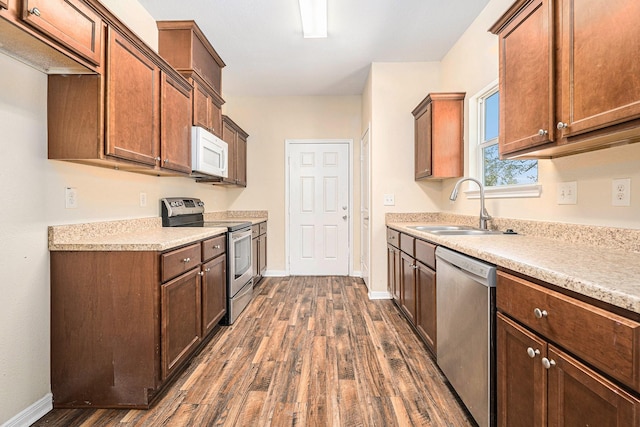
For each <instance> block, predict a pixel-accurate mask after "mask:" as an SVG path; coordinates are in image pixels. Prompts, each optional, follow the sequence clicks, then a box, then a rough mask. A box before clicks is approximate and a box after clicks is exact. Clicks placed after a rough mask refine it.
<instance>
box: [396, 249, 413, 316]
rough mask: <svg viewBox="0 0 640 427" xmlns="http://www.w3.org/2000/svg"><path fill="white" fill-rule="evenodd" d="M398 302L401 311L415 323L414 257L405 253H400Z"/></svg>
mask: <svg viewBox="0 0 640 427" xmlns="http://www.w3.org/2000/svg"><path fill="white" fill-rule="evenodd" d="M400 258H401V260H400V288H401V292H400V304H401V308H402V311H404V313H405V315H406V316H407V318H408V319H409V321H410V322H411V323H412V324H414V325H415V323H416V279H415V277H416V273H415V269H414V266H415V264H414V259H413V257H411V256H410V255H407V254H405V253H401V254H400Z"/></svg>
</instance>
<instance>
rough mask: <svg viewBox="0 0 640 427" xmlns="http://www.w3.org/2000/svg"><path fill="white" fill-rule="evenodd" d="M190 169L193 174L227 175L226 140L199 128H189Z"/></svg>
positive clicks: (227, 154) (227, 151)
mask: <svg viewBox="0 0 640 427" xmlns="http://www.w3.org/2000/svg"><path fill="white" fill-rule="evenodd" d="M191 169H192V173H191V174H192V175H193V176H203V175H205V176H219V177H223V178H226V177H227V176H228V175H229V146H228V145H227V143H226V142H224V141H223V140H221V139H220V138H218V137H217V136H215V135H214V134H212V133H211V132H209V131H208V130H206V129H204V128H201V127H200V126H193V128H192V129H191Z"/></svg>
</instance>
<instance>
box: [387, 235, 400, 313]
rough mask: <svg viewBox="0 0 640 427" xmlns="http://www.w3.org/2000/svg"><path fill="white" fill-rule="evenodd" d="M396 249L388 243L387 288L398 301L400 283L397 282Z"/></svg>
mask: <svg viewBox="0 0 640 427" xmlns="http://www.w3.org/2000/svg"><path fill="white" fill-rule="evenodd" d="M395 252H396V249H395V248H394V247H393V246H391V245H389V244H387V290H388V291H389V293H391V295H392V296H393V299H394V300H396V301H397V298H396V289H398V288H399V284H398V283H397V282H396V257H395Z"/></svg>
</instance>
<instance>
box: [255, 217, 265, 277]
mask: <svg viewBox="0 0 640 427" xmlns="http://www.w3.org/2000/svg"><path fill="white" fill-rule="evenodd" d="M251 239H252V240H251V258H252V262H253V286H255V285H257V284H258V282H259V281H260V280H262V275H263V274H264V272H265V271H266V270H267V222H266V221H264V222H261V223H259V224H254V225H253V227H252V230H251Z"/></svg>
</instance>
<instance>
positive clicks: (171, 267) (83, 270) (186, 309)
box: [51, 235, 226, 408]
mask: <svg viewBox="0 0 640 427" xmlns="http://www.w3.org/2000/svg"><path fill="white" fill-rule="evenodd" d="M225 238H226V237H225V236H224V235H222V236H216V237H213V238H210V239H206V240H203V241H199V242H194V243H192V244H188V245H186V246H184V247H181V248H177V249H173V250H169V251H167V252H156V251H52V252H51V388H52V392H53V400H54V405H55V407H56V408H76V407H94V408H105V407H108V408H149V406H150V405H151V404H152V403H153V402H154V400H155V399H157V397H158V396H159V395H160V393H161V392H162V390H164V389H165V387H166V386H167V384H168V383H169V382H170V381H171V380H172V379H173V378H175V376H176V373H177V372H178V371H180V370H181V369H182V368H183V367H184V366H186V364H187V363H188V361H189V359H190V358H192V357H193V355H194V354H195V353H196V351H197V350H198V349H199V348H201V347H202V346H203V345H204V343H205V342H206V341H207V340H208V339H209V338H210V337H211V336H212V331H213V330H214V329H215V327H216V325H217V324H218V322H219V320H220V319H221V318H222V316H223V315H224V314H225V313H226V295H225V292H226V272H225V268H226V246H225V243H224V242H225ZM216 246H217V248H216ZM87 283H90V284H91V286H87Z"/></svg>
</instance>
